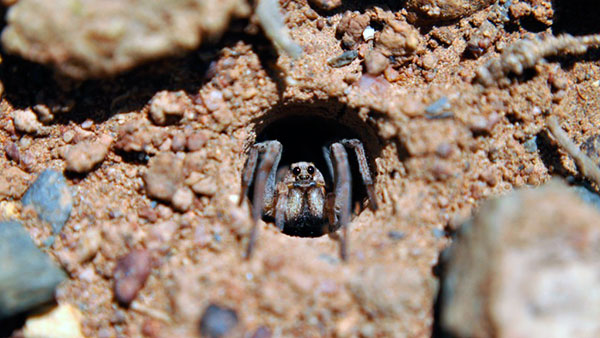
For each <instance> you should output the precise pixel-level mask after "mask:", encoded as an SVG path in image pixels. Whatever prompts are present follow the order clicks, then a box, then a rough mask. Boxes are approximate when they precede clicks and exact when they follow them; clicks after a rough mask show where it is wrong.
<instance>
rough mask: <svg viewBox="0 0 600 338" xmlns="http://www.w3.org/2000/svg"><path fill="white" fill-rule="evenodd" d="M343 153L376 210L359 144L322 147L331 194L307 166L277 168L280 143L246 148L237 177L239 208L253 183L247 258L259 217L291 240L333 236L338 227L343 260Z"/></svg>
mask: <svg viewBox="0 0 600 338" xmlns="http://www.w3.org/2000/svg"><path fill="white" fill-rule="evenodd" d="M346 148H348V149H352V150H354V152H355V154H356V158H357V162H358V169H359V172H360V174H361V176H362V180H363V183H364V185H365V187H366V191H367V196H368V198H369V204H370V207H371V209H372V210H377V202H376V200H375V191H374V187H373V179H372V178H371V172H370V170H369V166H368V164H367V159H366V156H365V150H364V147H363V144H362V142H361V141H360V140H358V139H342V140H339V141H337V142H333V143H331V144H330V145H329V146H328V147H327V146H326V147H323V148H322V150H323V156H324V158H325V163H326V164H327V167H328V170H329V173H330V175H331V177H332V178H333V185H334V186H333V191H332V192H327V189H326V184H325V179H324V178H323V174H322V173H321V172H320V171H319V169H317V168H316V167H315V165H314V164H313V163H312V162H296V163H292V164H291V165H290V167H289V169H288V168H281V169H280V168H279V161H280V159H281V153H282V151H283V147H282V145H281V143H280V142H279V141H276V140H269V141H263V142H259V143H256V144H254V145H253V146H252V147H251V148H250V151H249V153H248V159H247V160H246V164H245V166H244V170H243V174H242V191H241V196H240V205H241V204H242V202H243V200H244V196H246V194H247V193H248V189H249V187H250V185H251V184H252V183H253V184H254V191H253V195H252V196H253V199H252V201H253V205H252V208H251V213H252V219H253V226H252V230H251V232H250V239H249V242H248V247H247V249H246V258H250V256H251V255H252V250H253V248H254V243H255V241H256V237H257V223H258V219H259V218H261V216H264V217H265V219H266V220H274V222H275V225H276V226H277V227H278V228H279V229H280V230H281V231H283V232H284V233H287V234H291V235H294V234H296V235H297V234H298V233H308V234H309V235H310V236H313V237H315V236H320V235H322V234H326V233H329V234H332V233H334V232H335V231H337V230H338V229H340V228H341V229H342V231H343V236H342V237H341V239H340V257H341V259H342V260H346V258H347V251H348V223H349V222H350V216H351V204H352V198H351V196H352V177H351V171H350V163H349V161H348V153H347V151H346ZM259 158H260V164H258V162H259ZM257 164H258V168H257ZM254 176H256V177H254ZM253 179H254V181H253Z"/></svg>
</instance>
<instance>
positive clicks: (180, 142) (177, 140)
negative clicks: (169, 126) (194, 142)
mask: <svg viewBox="0 0 600 338" xmlns="http://www.w3.org/2000/svg"><path fill="white" fill-rule="evenodd" d="M186 141H187V139H186V137H185V135H184V134H183V133H176V134H175V135H173V139H172V141H171V149H172V150H173V151H174V152H178V151H183V150H184V149H185V144H186Z"/></svg>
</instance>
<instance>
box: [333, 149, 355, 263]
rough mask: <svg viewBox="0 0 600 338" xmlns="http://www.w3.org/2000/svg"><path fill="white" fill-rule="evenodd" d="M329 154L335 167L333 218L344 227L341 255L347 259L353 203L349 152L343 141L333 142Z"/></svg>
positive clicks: (343, 258)
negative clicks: (349, 224)
mask: <svg viewBox="0 0 600 338" xmlns="http://www.w3.org/2000/svg"><path fill="white" fill-rule="evenodd" d="M329 156H330V159H331V162H332V167H333V177H334V185H335V187H334V195H335V199H334V202H333V210H330V212H332V213H333V215H332V217H330V220H331V219H334V220H335V222H337V224H338V225H339V227H341V228H342V239H341V241H340V257H341V258H342V260H344V261H345V260H346V258H347V255H348V223H350V213H351V205H350V204H351V203H352V178H351V173H350V165H349V163H348V153H347V152H346V149H345V148H344V146H343V145H342V144H341V143H333V144H332V145H331V147H330V152H329Z"/></svg>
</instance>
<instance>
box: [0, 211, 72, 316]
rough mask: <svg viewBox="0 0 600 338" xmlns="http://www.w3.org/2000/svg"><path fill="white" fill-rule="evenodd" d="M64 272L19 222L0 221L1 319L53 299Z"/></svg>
mask: <svg viewBox="0 0 600 338" xmlns="http://www.w3.org/2000/svg"><path fill="white" fill-rule="evenodd" d="M65 277H66V276H65V274H64V272H63V271H62V270H61V269H59V268H58V267H57V266H56V265H55V264H54V263H53V262H52V261H51V260H50V258H49V257H48V256H47V255H46V254H45V253H43V252H42V251H41V250H40V249H39V248H38V247H37V246H35V244H34V243H33V240H32V239H31V237H29V234H28V233H27V231H25V229H24V228H23V226H22V225H21V224H20V223H18V222H0V319H2V318H6V317H9V316H12V315H15V314H17V313H19V312H22V311H26V310H29V309H32V308H34V307H36V306H37V305H39V304H42V303H45V302H48V301H50V300H52V299H53V298H54V289H55V288H56V286H57V285H58V284H59V283H60V282H61V281H62V280H63V279H65Z"/></svg>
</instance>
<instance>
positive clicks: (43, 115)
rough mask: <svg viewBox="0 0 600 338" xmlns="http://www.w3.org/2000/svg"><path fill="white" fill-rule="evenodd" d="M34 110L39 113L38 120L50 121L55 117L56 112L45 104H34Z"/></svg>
mask: <svg viewBox="0 0 600 338" xmlns="http://www.w3.org/2000/svg"><path fill="white" fill-rule="evenodd" d="M33 110H34V111H35V113H36V114H37V117H38V120H40V121H42V122H44V123H48V122H51V121H52V120H53V119H54V114H53V113H52V110H50V108H49V107H48V106H47V105H45V104H36V105H35V106H33Z"/></svg>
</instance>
